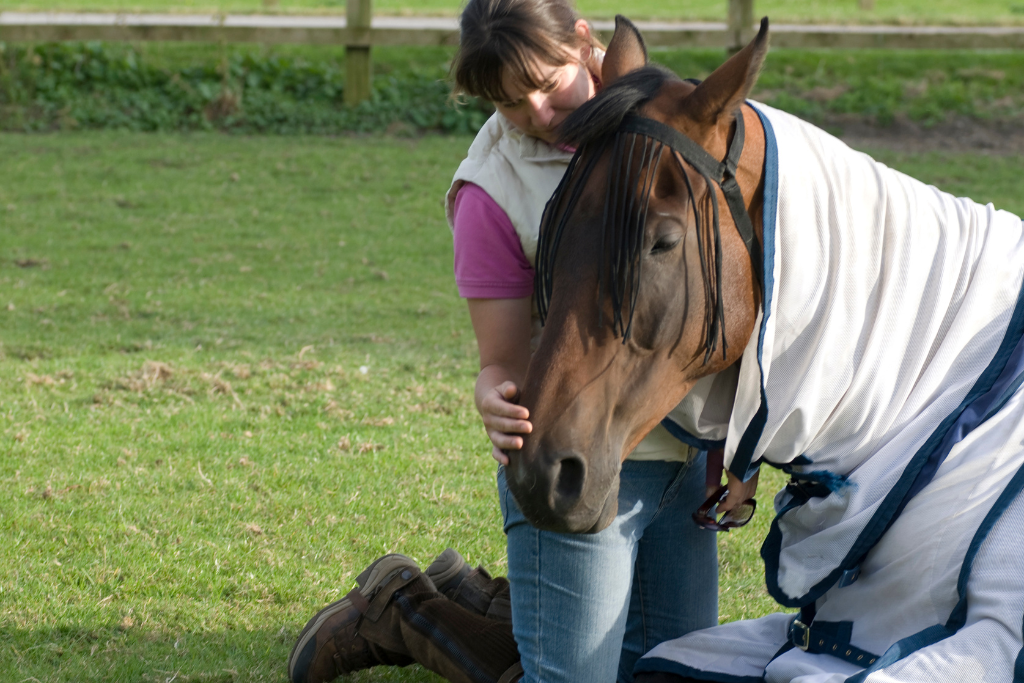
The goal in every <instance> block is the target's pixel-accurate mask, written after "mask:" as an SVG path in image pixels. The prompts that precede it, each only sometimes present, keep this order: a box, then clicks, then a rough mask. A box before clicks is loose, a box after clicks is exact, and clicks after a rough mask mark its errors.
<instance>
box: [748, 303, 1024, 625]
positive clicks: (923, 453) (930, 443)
mask: <svg viewBox="0 0 1024 683" xmlns="http://www.w3.org/2000/svg"><path fill="white" fill-rule="evenodd" d="M1022 335H1024V287H1022V289H1021V292H1020V293H1019V294H1018V296H1017V303H1016V305H1015V306H1014V310H1013V314H1012V315H1011V316H1010V321H1009V323H1008V324H1007V326H1006V332H1005V333H1004V335H1003V339H1002V341H1001V342H1000V344H999V348H998V350H997V351H996V353H995V356H993V358H992V361H991V362H990V363H989V364H988V367H986V368H985V370H984V371H983V372H982V373H981V375H980V376H979V377H978V380H977V381H976V382H975V383H974V386H973V387H971V390H970V391H969V392H968V393H967V396H965V397H964V400H963V401H962V402H961V403H960V405H959V406H958V407H957V408H956V410H954V411H953V412H952V413H950V414H949V415H947V416H946V419H944V420H943V421H942V422H941V423H940V424H939V426H938V427H937V428H936V429H935V431H933V432H932V434H931V436H929V437H928V440H927V441H925V443H924V445H923V446H921V448H920V449H919V450H918V451H917V453H915V454H914V456H913V457H912V458H911V459H910V462H909V463H908V464H907V466H906V468H905V469H904V470H903V474H902V475H900V478H899V480H898V481H897V482H896V484H895V486H893V487H892V489H891V490H890V491H889V493H888V494H887V495H886V497H885V499H884V500H883V501H882V503H881V505H880V506H879V507H878V510H877V511H876V512H875V515H874V517H872V519H871V520H870V521H869V522H868V523H867V525H866V526H865V527H864V529H863V530H862V531H861V533H860V535H859V536H858V538H857V540H856V541H855V542H854V544H853V546H852V547H851V548H850V550H849V552H848V553H847V555H846V557H845V558H844V559H843V561H842V562H840V563H839V565H838V566H837V567H836V568H835V569H833V570H832V572H830V573H829V574H828V576H826V577H825V578H824V579H822V580H821V581H819V582H818V583H817V584H815V585H814V586H813V587H812V588H811V590H810V591H808V592H807V594H806V595H802V596H797V597H793V596H790V595H788V594H786V593H785V592H784V591H783V590H782V588H781V587H780V586H779V580H778V579H779V556H780V553H781V549H782V531H781V529H780V527H779V520H780V519H781V518H782V516H783V515H784V514H785V513H786V512H788V511H789V510H791V509H792V508H793V507H797V505H793V504H790V505H788V506H787V507H786V508H785V509H783V510H782V511H780V512H779V513H778V515H776V517H775V519H774V520H773V521H772V525H771V529H769V531H768V536H767V538H765V541H764V544H763V545H762V546H761V557H762V558H763V559H764V564H765V584H766V586H767V589H768V593H769V594H770V595H771V596H772V597H773V598H774V599H775V600H776V601H777V602H778V603H779V604H780V605H783V606H784V607H801V606H803V605H806V604H809V603H811V602H815V601H816V600H817V599H818V598H820V597H821V596H822V595H824V594H825V593H826V592H827V591H828V590H829V589H831V588H832V586H834V585H835V583H836V581H838V580H839V577H840V576H842V574H843V572H845V571H846V570H848V569H852V568H853V567H855V566H857V565H859V564H860V563H861V560H862V559H863V557H864V556H865V555H867V553H868V551H870V550H871V549H872V548H873V547H874V546H875V544H876V543H878V540H879V539H880V538H881V537H882V535H883V534H884V533H885V532H886V531H888V529H889V527H890V526H891V525H892V523H893V521H894V520H895V519H896V516H897V515H898V514H899V512H901V511H902V509H903V507H905V506H906V504H907V501H908V500H909V498H908V494H909V492H910V491H911V488H912V487H913V486H914V483H915V482H916V481H917V479H918V476H919V475H921V473H922V472H923V471H924V468H925V466H926V465H927V464H928V463H929V462H931V461H932V460H933V459H935V458H938V459H939V461H940V462H941V460H944V459H945V457H946V454H945V453H943V454H941V455H939V456H936V451H937V450H939V449H940V448H946V449H947V451H946V453H948V449H951V448H952V447H953V446H954V445H955V444H956V443H957V442H959V441H960V440H961V439H963V438H964V437H965V436H966V435H967V434H969V433H970V430H968V431H966V432H962V433H961V431H960V430H957V434H956V435H955V436H954V438H951V439H949V438H947V436H948V434H949V433H950V432H951V431H953V430H954V427H956V426H958V425H959V422H960V418H961V417H962V416H964V413H965V411H966V410H967V409H968V408H969V407H971V406H972V404H974V403H975V402H976V401H981V404H983V405H984V406H985V409H984V410H981V411H979V413H980V414H981V415H984V416H985V417H984V419H987V418H988V417H990V416H991V415H992V414H993V409H998V408H1001V407H1002V404H1000V403H998V401H992V400H990V399H989V397H988V396H987V395H988V394H990V393H992V394H996V395H1003V394H1005V390H1006V388H1007V387H1008V386H1010V385H1011V384H1012V379H1013V378H1016V376H1017V374H1019V373H1020V372H1021V370H1022V368H1019V367H1018V368H1016V369H1014V368H1008V367H1007V366H1008V365H1009V361H1010V360H1011V358H1014V359H1016V360H1018V361H1021V362H1024V352H1022V353H1018V351H1019V349H1018V346H1019V345H1024V340H1022ZM1008 372H1009V376H1010V377H1011V379H1010V380H1006V379H1005V378H1004V375H1006V374H1007V373H1008ZM1008 399H1009V396H1006V399H1004V400H1003V403H1005V401H1006V400H1008ZM984 419H982V420H980V421H978V423H977V424H981V422H983V421H984ZM972 420H973V413H971V414H968V415H967V416H965V418H964V423H965V424H966V423H969V422H971V421H972ZM977 424H975V425H974V426H975V427H976V426H977ZM972 429H973V427H972ZM932 474H934V471H933V472H932Z"/></svg>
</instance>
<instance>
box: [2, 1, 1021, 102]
mask: <svg viewBox="0 0 1024 683" xmlns="http://www.w3.org/2000/svg"><path fill="white" fill-rule="evenodd" d="M347 10H348V11H347V12H346V16H344V17H342V16H278V15H214V16H211V15H186V14H100V13H88V14H86V13H70V12H0V41H7V42H19V41H67V40H104V41H192V42H226V43H267V44H280V43H307V44H313V45H344V46H345V47H346V52H347V55H348V59H347V60H346V62H347V69H348V82H349V84H350V87H348V88H346V100H347V101H349V102H351V103H355V102H358V101H360V100H363V99H366V98H367V97H369V94H370V73H371V69H372V65H371V61H370V50H371V48H372V47H373V46H385V45H403V46H431V45H456V44H457V43H458V41H459V25H458V21H457V20H456V19H454V18H434V17H381V16H378V17H374V16H372V10H371V5H370V0H348V5H347ZM754 16H755V15H754V3H753V0H729V14H728V21H726V22H722V23H715V22H690V23H687V22H678V23H673V22H659V21H647V22H637V25H638V27H639V28H640V29H641V31H643V33H644V37H645V38H646V40H647V43H648V44H649V45H650V46H652V47H675V48H684V47H711V48H724V49H728V50H735V49H737V48H738V47H740V46H741V45H743V44H744V43H745V42H746V41H747V40H749V39H750V38H751V37H752V36H753V35H754V30H755V26H754V22H753V17H754ZM593 25H594V29H595V30H596V32H597V33H598V35H599V36H600V37H601V38H603V39H604V40H605V41H607V40H608V39H610V38H611V32H612V30H613V29H614V23H613V22H610V21H596V22H593ZM772 45H773V46H775V47H782V48H888V49H1003V50H1024V27H953V26H950V27H946V26H830V25H793V24H773V25H772Z"/></svg>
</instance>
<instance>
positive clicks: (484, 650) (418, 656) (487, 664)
mask: <svg viewBox="0 0 1024 683" xmlns="http://www.w3.org/2000/svg"><path fill="white" fill-rule="evenodd" d="M422 586H423V583H422V582H416V581H415V580H412V581H407V580H404V579H401V578H400V577H399V578H395V579H392V580H391V581H390V582H388V583H387V584H386V585H384V586H383V587H382V588H381V590H380V591H379V592H378V593H377V595H376V596H375V597H374V598H373V600H371V601H370V603H369V605H367V606H366V609H365V610H364V612H363V617H362V619H361V620H360V621H359V634H360V636H361V637H363V638H365V639H366V640H367V641H369V642H371V643H373V644H374V645H376V646H378V647H381V648H383V649H384V650H387V651H389V652H401V653H402V654H406V655H408V656H410V657H412V658H413V659H415V660H416V661H417V662H418V663H419V664H421V665H423V666H424V667H426V668H427V669H430V670H431V671H433V672H434V673H437V674H440V675H441V676H443V677H444V678H446V679H448V680H449V681H452V683H512V682H513V681H518V680H519V679H520V678H521V677H522V673H523V670H522V667H521V666H520V665H519V651H518V649H517V648H516V641H515V639H514V638H513V636H512V624H511V623H509V622H504V621H497V620H495V619H488V618H486V617H484V616H482V615H479V614H475V613H473V612H471V611H470V610H468V609H466V608H464V607H462V606H460V605H458V604H456V603H454V602H452V601H451V600H449V599H448V598H446V597H444V596H443V595H441V594H440V593H438V592H436V591H434V590H422Z"/></svg>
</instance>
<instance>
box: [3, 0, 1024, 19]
mask: <svg viewBox="0 0 1024 683" xmlns="http://www.w3.org/2000/svg"><path fill="white" fill-rule="evenodd" d="M463 4H464V3H463V2H462V1H461V0H374V2H373V8H374V12H376V13H377V14H435V15H449V16H454V15H455V14H457V13H458V12H459V10H460V8H461V7H462V6H463ZM577 6H578V8H579V10H580V12H581V13H582V14H583V15H584V16H586V17H590V18H595V19H605V18H611V17H613V16H614V15H615V14H617V13H625V14H627V15H628V16H629V17H631V18H633V19H651V18H655V19H671V20H689V21H694V20H698V21H724V18H725V13H726V3H725V2H724V0H720V1H718V2H706V1H703V0H632V1H631V2H629V3H623V2H621V0H579V1H578V2H577ZM7 8H8V9H12V10H13V9H25V10H51V9H64V10H83V11H84V10H122V11H144V12H197V11H201V12H212V11H223V12H286V13H296V12H297V13H309V12H314V13H343V12H344V11H345V0H179V1H178V2H168V1H166V0H11V2H9V3H7ZM754 10H755V15H756V16H762V15H768V16H769V17H771V19H772V21H775V22H779V23H785V22H803V23H826V22H838V23H886V24H1021V23H1024V2H1020V1H1018V0H971V2H969V3H966V2H962V1H960V0H877V2H875V8H874V9H862V8H861V6H860V3H859V0H755V4H754Z"/></svg>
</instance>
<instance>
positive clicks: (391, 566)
mask: <svg viewBox="0 0 1024 683" xmlns="http://www.w3.org/2000/svg"><path fill="white" fill-rule="evenodd" d="M410 566H411V567H416V563H415V562H413V561H412V560H411V559H409V558H408V557H406V556H405V555H399V554H397V553H396V554H393V555H385V556H384V557H381V558H378V559H377V560H375V561H374V562H373V564H371V565H370V566H369V567H367V568H366V569H364V570H363V572H362V573H361V574H360V575H359V576H357V577H356V583H357V584H359V592H360V593H362V595H363V597H364V598H366V599H367V600H369V598H370V596H371V595H372V594H373V592H374V591H375V590H377V587H378V586H380V585H381V584H382V583H384V582H385V580H386V579H387V578H388V576H390V575H391V574H393V573H394V572H395V571H397V570H399V569H404V568H407V567H410ZM351 607H352V601H351V600H349V599H348V598H347V597H344V598H342V599H341V600H335V601H334V602H332V603H331V604H329V605H327V607H324V608H323V609H322V610H320V611H319V612H317V613H316V614H315V615H314V616H313V618H312V619H310V620H309V621H308V622H306V626H305V627H304V628H303V629H302V632H301V633H299V639H298V640H297V641H296V642H295V647H293V648H292V652H291V654H290V655H288V680H289V681H293V682H294V681H295V679H294V678H293V674H294V673H295V665H296V663H297V662H296V655H298V654H299V653H301V652H302V651H303V650H304V649H305V647H306V645H308V644H309V641H310V640H312V639H313V638H315V637H316V634H317V632H318V631H319V630H320V628H321V627H322V626H323V625H324V623H325V622H326V621H327V620H328V619H330V618H331V617H332V616H334V615H335V614H337V613H338V612H341V611H344V610H348V609H351Z"/></svg>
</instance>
